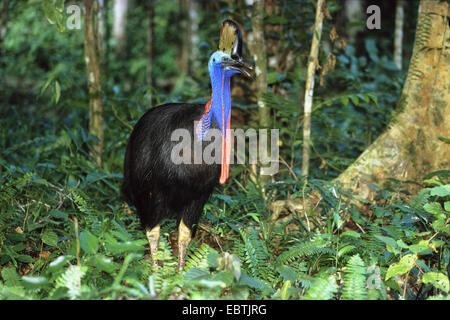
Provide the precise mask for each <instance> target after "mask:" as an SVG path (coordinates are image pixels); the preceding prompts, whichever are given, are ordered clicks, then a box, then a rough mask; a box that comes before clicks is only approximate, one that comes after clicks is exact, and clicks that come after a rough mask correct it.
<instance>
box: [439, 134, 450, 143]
mask: <svg viewBox="0 0 450 320" xmlns="http://www.w3.org/2000/svg"><path fill="white" fill-rule="evenodd" d="M438 139H439V140H441V141H443V142H445V143H450V139H449V138H445V137H442V136H439V137H438Z"/></svg>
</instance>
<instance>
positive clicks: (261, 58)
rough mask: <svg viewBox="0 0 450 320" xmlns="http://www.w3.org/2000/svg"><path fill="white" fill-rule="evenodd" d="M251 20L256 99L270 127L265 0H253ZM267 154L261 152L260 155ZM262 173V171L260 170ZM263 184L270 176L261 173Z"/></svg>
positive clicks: (264, 124)
mask: <svg viewBox="0 0 450 320" xmlns="http://www.w3.org/2000/svg"><path fill="white" fill-rule="evenodd" d="M250 20H251V23H252V31H251V33H250V34H249V35H248V36H247V39H248V48H249V50H250V54H251V55H252V56H253V60H255V74H256V79H255V83H256V100H257V105H258V119H259V120H258V121H259V126H260V127H261V128H269V127H270V123H271V119H270V108H269V107H267V106H266V105H265V103H264V101H263V95H264V94H265V93H266V92H267V55H266V44H265V40H264V0H255V1H253V10H252V11H251V16H250ZM261 156H265V155H264V154H261V153H260V157H261ZM260 160H261V162H263V163H266V159H261V158H260ZM252 171H253V172H252V176H253V180H254V181H255V179H254V178H256V176H257V173H256V166H253V167H252ZM260 173H261V171H260ZM259 178H260V181H261V185H263V186H264V185H265V183H267V182H268V181H269V178H270V177H269V176H264V175H260V177H259Z"/></svg>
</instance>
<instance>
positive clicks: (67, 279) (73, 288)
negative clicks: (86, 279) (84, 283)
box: [51, 265, 87, 300]
mask: <svg viewBox="0 0 450 320" xmlns="http://www.w3.org/2000/svg"><path fill="white" fill-rule="evenodd" d="M86 272H87V267H85V266H78V265H71V266H69V267H68V268H67V270H66V271H65V272H64V273H63V274H61V275H60V276H59V277H58V278H57V279H56V281H55V288H54V289H53V291H52V293H51V295H53V293H54V292H55V291H56V289H57V288H60V287H65V288H67V289H68V295H69V298H70V299H71V300H74V299H77V298H79V297H80V293H81V279H82V278H83V276H84V275H85V274H86Z"/></svg>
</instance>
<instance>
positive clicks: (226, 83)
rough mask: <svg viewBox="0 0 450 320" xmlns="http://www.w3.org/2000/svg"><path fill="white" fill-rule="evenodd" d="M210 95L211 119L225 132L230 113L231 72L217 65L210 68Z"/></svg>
mask: <svg viewBox="0 0 450 320" xmlns="http://www.w3.org/2000/svg"><path fill="white" fill-rule="evenodd" d="M210 77H211V87H212V97H211V111H210V112H212V119H213V120H214V121H215V122H216V123H217V125H218V126H219V128H220V131H221V132H222V135H224V134H226V131H225V130H226V129H227V126H228V122H229V121H230V114H231V93H230V78H231V74H230V73H228V72H226V71H224V70H223V68H221V67H220V66H219V65H217V66H214V67H213V68H211V70H210Z"/></svg>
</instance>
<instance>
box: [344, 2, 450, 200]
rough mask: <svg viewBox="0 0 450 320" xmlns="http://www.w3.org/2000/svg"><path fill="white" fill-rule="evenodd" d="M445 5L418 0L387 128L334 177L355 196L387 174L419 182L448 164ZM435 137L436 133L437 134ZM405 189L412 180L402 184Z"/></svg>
mask: <svg viewBox="0 0 450 320" xmlns="http://www.w3.org/2000/svg"><path fill="white" fill-rule="evenodd" d="M449 19H450V5H449V2H448V1H439V0H421V2H420V6H419V18H418V23H417V29H416V39H415V42H414V48H413V53H412V58H411V63H410V66H409V70H408V76H407V78H406V81H405V85H404V87H403V91H402V96H401V98H400V101H399V102H398V106H397V110H398V114H397V115H396V116H395V117H394V118H393V120H392V121H391V123H390V126H389V128H388V129H387V130H386V131H385V132H384V133H383V134H382V135H381V136H379V137H378V138H377V139H376V140H375V142H374V143H373V144H372V145H370V146H369V147H368V148H367V149H366V150H365V151H364V152H363V153H362V154H361V155H360V156H359V158H358V159H357V160H356V161H355V162H354V163H353V164H352V165H350V166H349V167H348V168H347V169H346V170H345V171H344V172H343V173H342V174H341V175H340V176H339V177H338V178H337V179H336V181H337V182H340V183H342V184H343V185H344V186H345V187H346V188H347V189H349V190H351V191H353V192H355V193H357V194H358V196H359V197H361V198H364V199H369V198H370V197H371V189H370V185H371V184H377V185H382V184H384V183H385V182H387V181H388V180H387V179H388V178H395V179H397V180H400V181H401V180H404V181H407V180H409V181H411V180H412V181H417V182H421V181H422V180H423V179H424V176H425V175H427V174H429V173H431V172H434V171H437V170H441V169H448V168H449V167H450V146H449V144H448V143H446V142H445V141H443V140H445V139H442V137H444V138H449V137H450V103H449V101H450V90H449V88H450V77H449V74H450V42H449V38H450V26H449V23H448V21H449ZM440 137H441V138H440ZM406 187H408V189H409V190H410V192H415V191H417V188H418V187H417V186H416V185H415V184H408V185H406Z"/></svg>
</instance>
